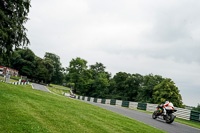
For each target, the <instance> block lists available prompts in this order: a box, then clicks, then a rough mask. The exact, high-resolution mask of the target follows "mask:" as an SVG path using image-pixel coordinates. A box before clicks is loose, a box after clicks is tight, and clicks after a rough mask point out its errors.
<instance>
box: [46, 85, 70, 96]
mask: <svg viewBox="0 0 200 133" xmlns="http://www.w3.org/2000/svg"><path fill="white" fill-rule="evenodd" d="M47 88H48V89H49V90H50V91H52V92H54V93H56V94H58V95H62V94H63V92H65V93H70V91H69V90H61V89H57V88H53V87H47Z"/></svg>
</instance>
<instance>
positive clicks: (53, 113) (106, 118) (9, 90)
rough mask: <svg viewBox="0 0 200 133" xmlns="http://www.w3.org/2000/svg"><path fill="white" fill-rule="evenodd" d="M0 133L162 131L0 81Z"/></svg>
mask: <svg viewBox="0 0 200 133" xmlns="http://www.w3.org/2000/svg"><path fill="white" fill-rule="evenodd" d="M0 105H1V106H0V119H1V120H0V131H1V132H5V133H7V132H16V133H19V132H32V133H35V132H44V133H45V132H52V133H60V132H63V133H65V132H68V133H69V132H73V133H82V132H87V133H90V132H91V133H93V132H94V133H98V132H102V133H105V132H109V133H112V132H113V133H116V132H119V133H122V132H131V133H133V132H149V133H152V132H163V131H161V130H158V129H156V128H154V127H151V126H149V125H146V124H143V123H141V122H138V121H136V120H133V119H129V118H127V117H124V116H122V115H119V114H116V113H113V112H110V111H107V110H105V109H102V108H99V107H96V106H93V105H90V104H87V103H84V102H81V101H77V100H73V99H69V98H66V97H64V96H57V95H54V94H51V93H47V92H43V91H39V90H35V89H32V88H31V86H27V85H23V86H15V85H11V84H6V83H2V82H0Z"/></svg>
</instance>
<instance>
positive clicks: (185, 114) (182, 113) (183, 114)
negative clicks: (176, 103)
mask: <svg viewBox="0 0 200 133" xmlns="http://www.w3.org/2000/svg"><path fill="white" fill-rule="evenodd" d="M175 109H176V110H177V111H176V112H175V113H174V115H175V116H176V117H178V118H181V119H185V120H190V115H191V114H190V113H191V110H189V109H183V108H178V107H175Z"/></svg>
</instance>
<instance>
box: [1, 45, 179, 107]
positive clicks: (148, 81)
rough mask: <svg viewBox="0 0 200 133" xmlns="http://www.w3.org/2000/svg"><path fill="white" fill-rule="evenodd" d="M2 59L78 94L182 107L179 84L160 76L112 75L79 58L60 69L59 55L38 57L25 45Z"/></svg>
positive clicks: (24, 72)
mask: <svg viewBox="0 0 200 133" xmlns="http://www.w3.org/2000/svg"><path fill="white" fill-rule="evenodd" d="M1 60H2V59H1V58H0V64H1V65H4V66H8V67H11V68H13V69H17V70H18V71H19V73H20V74H21V75H26V76H27V77H28V78H29V79H31V80H32V81H34V82H43V83H46V84H49V83H54V84H61V85H63V84H64V85H66V86H68V87H71V88H72V89H73V90H74V92H75V93H76V94H79V95H83V96H91V97H99V98H109V99H121V100H128V101H137V102H148V103H157V104H159V103H164V102H165V101H166V100H169V101H171V102H172V103H174V105H175V106H177V107H182V106H183V103H182V97H181V95H180V93H179V92H180V91H179V89H178V87H176V85H175V83H174V82H173V81H172V80H171V79H170V78H163V77H162V76H160V75H153V74H148V75H145V76H143V75H141V74H138V73H135V74H130V73H126V72H118V73H116V74H115V75H114V76H113V77H112V75H111V73H109V72H107V71H106V66H104V65H103V64H102V63H99V62H97V63H96V64H94V65H90V66H88V65H87V61H86V60H84V59H81V58H79V57H77V58H75V59H72V60H71V61H70V63H69V66H68V67H66V68H63V67H62V66H61V63H60V57H59V56H58V55H56V54H53V53H49V52H46V53H45V55H44V57H43V58H40V57H38V56H36V55H35V54H34V53H33V51H32V50H30V49H29V48H27V47H25V48H23V49H22V48H17V49H15V51H14V52H13V54H12V55H11V56H10V57H9V59H8V62H1Z"/></svg>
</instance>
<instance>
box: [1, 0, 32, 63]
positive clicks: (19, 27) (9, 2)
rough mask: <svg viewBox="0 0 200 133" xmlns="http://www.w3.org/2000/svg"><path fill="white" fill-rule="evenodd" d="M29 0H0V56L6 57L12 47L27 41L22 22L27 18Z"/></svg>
mask: <svg viewBox="0 0 200 133" xmlns="http://www.w3.org/2000/svg"><path fill="white" fill-rule="evenodd" d="M29 7H30V0H1V1H0V56H3V57H2V58H4V61H5V59H8V58H7V57H8V56H9V55H10V54H11V52H12V51H13V48H17V47H19V46H24V45H27V44H28V43H29V40H28V38H27V35H26V28H25V27H24V24H25V23H26V21H27V20H28V18H27V16H28V12H29Z"/></svg>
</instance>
